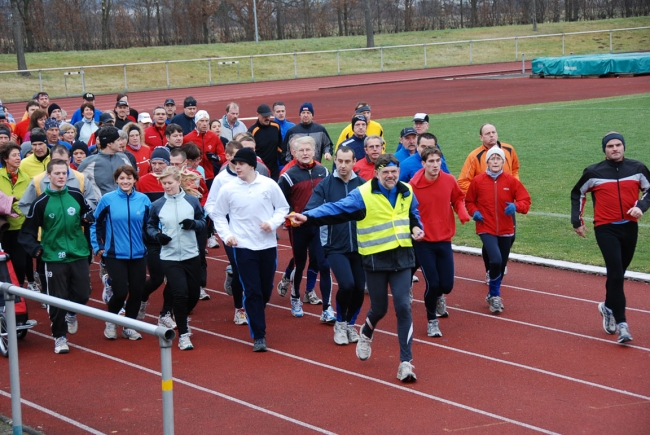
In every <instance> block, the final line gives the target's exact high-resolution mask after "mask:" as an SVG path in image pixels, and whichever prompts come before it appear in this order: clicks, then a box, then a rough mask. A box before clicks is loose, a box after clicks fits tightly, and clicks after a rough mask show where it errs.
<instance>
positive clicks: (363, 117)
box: [352, 115, 368, 128]
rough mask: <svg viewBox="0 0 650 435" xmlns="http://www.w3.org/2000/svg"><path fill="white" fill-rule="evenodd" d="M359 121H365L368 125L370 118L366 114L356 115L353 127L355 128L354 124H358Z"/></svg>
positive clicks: (353, 119) (353, 118)
mask: <svg viewBox="0 0 650 435" xmlns="http://www.w3.org/2000/svg"><path fill="white" fill-rule="evenodd" d="M359 121H361V122H364V123H365V124H366V125H368V120H367V119H366V117H365V116H363V115H354V116H353V117H352V128H354V124H356V123H357V122H359Z"/></svg>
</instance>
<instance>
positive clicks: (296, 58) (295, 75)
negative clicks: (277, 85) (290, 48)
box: [293, 52, 298, 79]
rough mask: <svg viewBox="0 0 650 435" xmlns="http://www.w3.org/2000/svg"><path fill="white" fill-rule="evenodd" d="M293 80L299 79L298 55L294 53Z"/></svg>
mask: <svg viewBox="0 0 650 435" xmlns="http://www.w3.org/2000/svg"><path fill="white" fill-rule="evenodd" d="M293 78H294V79H297V78H298V55H296V53H295V52H294V53H293Z"/></svg>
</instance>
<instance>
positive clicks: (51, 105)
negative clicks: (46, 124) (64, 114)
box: [47, 103, 61, 116]
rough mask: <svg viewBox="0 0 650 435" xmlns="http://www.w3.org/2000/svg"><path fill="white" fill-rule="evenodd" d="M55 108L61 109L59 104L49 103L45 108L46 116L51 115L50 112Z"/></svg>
mask: <svg viewBox="0 0 650 435" xmlns="http://www.w3.org/2000/svg"><path fill="white" fill-rule="evenodd" d="M56 109H59V110H61V106H59V105H58V104H56V103H52V104H50V106H49V107H48V108H47V116H52V112H54V111H55V110H56Z"/></svg>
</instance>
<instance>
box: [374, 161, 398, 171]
mask: <svg viewBox="0 0 650 435" xmlns="http://www.w3.org/2000/svg"><path fill="white" fill-rule="evenodd" d="M388 166H397V167H399V165H397V164H395V162H388V163H386V164H385V165H379V166H377V167H376V168H375V169H377V170H379V169H382V168H386V167H388Z"/></svg>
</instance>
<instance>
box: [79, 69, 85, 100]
mask: <svg viewBox="0 0 650 435" xmlns="http://www.w3.org/2000/svg"><path fill="white" fill-rule="evenodd" d="M80 70H81V92H83V93H84V94H85V93H86V75H85V74H84V67H81V68H80Z"/></svg>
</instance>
